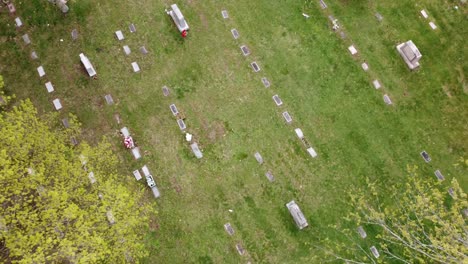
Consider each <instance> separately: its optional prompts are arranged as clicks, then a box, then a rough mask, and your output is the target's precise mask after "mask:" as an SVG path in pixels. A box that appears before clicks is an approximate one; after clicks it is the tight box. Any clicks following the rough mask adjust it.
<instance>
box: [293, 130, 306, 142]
mask: <svg viewBox="0 0 468 264" xmlns="http://www.w3.org/2000/svg"><path fill="white" fill-rule="evenodd" d="M294 132H296V135H297V137H298V138H300V139H303V138H304V133H302V130H301V129H300V128H296V129H294Z"/></svg>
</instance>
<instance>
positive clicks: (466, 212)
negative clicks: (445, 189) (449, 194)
mask: <svg viewBox="0 0 468 264" xmlns="http://www.w3.org/2000/svg"><path fill="white" fill-rule="evenodd" d="M463 214H464V215H465V217H468V208H467V209H463Z"/></svg>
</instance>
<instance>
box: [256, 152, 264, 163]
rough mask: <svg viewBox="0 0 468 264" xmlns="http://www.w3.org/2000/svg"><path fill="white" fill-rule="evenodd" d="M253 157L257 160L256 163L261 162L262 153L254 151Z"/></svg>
mask: <svg viewBox="0 0 468 264" xmlns="http://www.w3.org/2000/svg"><path fill="white" fill-rule="evenodd" d="M254 157H255V159H256V160H257V162H258V164H263V158H262V155H260V153H258V152H255V154H254Z"/></svg>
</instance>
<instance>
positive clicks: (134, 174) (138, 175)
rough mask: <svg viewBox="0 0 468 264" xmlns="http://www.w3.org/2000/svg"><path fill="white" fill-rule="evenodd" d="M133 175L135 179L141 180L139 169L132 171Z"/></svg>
mask: <svg viewBox="0 0 468 264" xmlns="http://www.w3.org/2000/svg"><path fill="white" fill-rule="evenodd" d="M133 176H135V179H136V180H137V181H139V180H141V174H140V171H139V170H134V171H133Z"/></svg>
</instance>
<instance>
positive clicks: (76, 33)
mask: <svg viewBox="0 0 468 264" xmlns="http://www.w3.org/2000/svg"><path fill="white" fill-rule="evenodd" d="M71 36H72V40H77V39H78V30H77V29H76V28H75V29H73V30H72V32H71Z"/></svg>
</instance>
